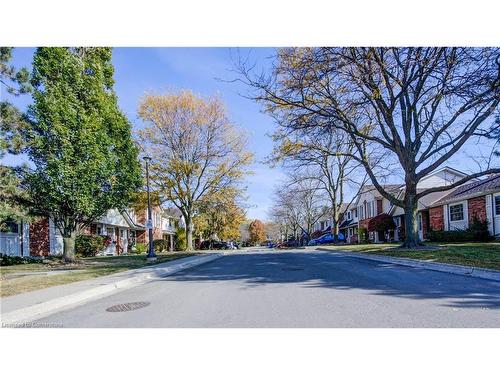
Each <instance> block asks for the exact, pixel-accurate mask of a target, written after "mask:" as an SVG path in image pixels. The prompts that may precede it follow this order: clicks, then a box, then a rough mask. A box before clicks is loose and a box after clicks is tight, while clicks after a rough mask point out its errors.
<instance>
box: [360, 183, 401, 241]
mask: <svg viewBox="0 0 500 375" xmlns="http://www.w3.org/2000/svg"><path fill="white" fill-rule="evenodd" d="M382 186H383V188H384V189H385V190H386V191H387V192H390V193H391V194H399V190H400V189H401V185H394V184H391V185H382ZM356 206H357V217H358V228H359V229H364V230H365V231H366V233H367V236H368V238H367V239H368V240H370V241H372V242H382V241H385V240H391V239H392V238H394V234H393V233H383V232H381V231H378V232H377V231H372V232H371V231H368V223H369V222H370V220H371V219H372V218H374V217H376V216H378V215H381V214H384V213H389V211H390V210H391V207H392V205H391V203H390V202H389V200H387V199H386V198H384V197H382V195H381V194H380V193H379V192H378V190H377V189H376V188H375V186H373V185H366V186H365V187H364V188H363V189H362V190H361V192H360V194H359V197H358V199H357V201H356ZM358 232H359V230H358ZM361 237H362V235H361V234H360V235H358V238H357V240H358V242H361V241H363V240H366V238H361Z"/></svg>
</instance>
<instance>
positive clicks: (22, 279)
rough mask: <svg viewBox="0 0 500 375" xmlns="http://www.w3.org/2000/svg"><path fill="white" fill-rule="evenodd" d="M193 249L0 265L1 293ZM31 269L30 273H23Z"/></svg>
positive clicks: (131, 266)
mask: <svg viewBox="0 0 500 375" xmlns="http://www.w3.org/2000/svg"><path fill="white" fill-rule="evenodd" d="M195 254H197V253H195V252H189V253H184V252H178V253H164V254H161V253H160V254H157V258H158V260H157V261H156V262H154V263H149V262H147V261H146V255H144V254H141V255H121V256H102V257H92V258H80V259H78V260H77V262H76V263H71V264H66V263H63V262H62V261H61V260H60V259H58V258H55V259H51V260H48V261H47V263H31V264H17V265H13V266H3V267H0V296H1V297H6V296H10V295H14V294H19V293H24V292H29V291H32V290H37V289H43V288H47V287H50V286H55V285H62V284H68V283H72V282H75V281H81V280H86V279H91V278H94V277H99V276H106V275H110V274H112V273H115V272H121V271H127V270H131V269H134V268H140V267H145V266H149V265H152V264H158V263H163V262H168V261H171V260H174V259H179V258H184V257H188V256H191V255H195ZM50 271H70V272H64V273H61V274H56V275H53V274H52V275H48V274H46V273H47V272H50ZM31 272H34V273H35V274H33V275H26V273H31Z"/></svg>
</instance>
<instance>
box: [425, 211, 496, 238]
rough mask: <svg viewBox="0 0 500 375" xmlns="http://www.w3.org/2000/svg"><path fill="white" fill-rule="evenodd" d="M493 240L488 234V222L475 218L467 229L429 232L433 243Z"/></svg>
mask: <svg viewBox="0 0 500 375" xmlns="http://www.w3.org/2000/svg"><path fill="white" fill-rule="evenodd" d="M492 239H493V238H492V237H491V236H490V234H489V232H488V222H487V221H486V220H479V219H477V218H475V217H474V218H473V219H472V222H471V224H470V225H469V228H467V229H456V230H448V231H444V230H433V231H430V232H429V240H430V241H432V242H470V241H473V242H485V241H491V240H492Z"/></svg>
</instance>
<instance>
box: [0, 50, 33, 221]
mask: <svg viewBox="0 0 500 375" xmlns="http://www.w3.org/2000/svg"><path fill="white" fill-rule="evenodd" d="M12 50H13V48H11V47H0V89H1V90H2V91H4V90H5V91H6V92H7V93H9V94H11V95H14V96H18V95H21V94H24V93H27V92H29V91H30V85H29V72H28V70H27V69H26V68H22V69H19V70H17V69H16V68H15V67H14V66H12V65H10V64H9V62H10V60H11V59H12ZM26 124H27V123H26V119H25V117H24V115H23V114H22V113H21V112H20V111H19V110H18V109H17V108H16V107H15V106H14V105H13V104H12V103H10V102H9V101H7V100H2V101H0V158H1V157H3V156H4V155H5V154H6V153H10V154H17V153H19V152H21V151H22V150H23V148H24V142H23V140H22V136H21V131H20V130H21V129H22V128H24V127H25V126H26ZM19 184H20V183H19V178H18V177H17V176H16V174H15V173H14V170H13V169H12V168H11V167H8V166H6V165H1V164H0V225H1V223H2V222H3V221H5V220H7V219H14V220H23V219H26V218H27V212H26V210H25V209H24V207H23V206H22V205H21V204H20V203H19V202H20V201H21V200H22V199H23V198H24V197H23V195H24V194H23V191H22V190H21V189H20V188H19Z"/></svg>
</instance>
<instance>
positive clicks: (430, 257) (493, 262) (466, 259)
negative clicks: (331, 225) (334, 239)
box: [321, 242, 500, 270]
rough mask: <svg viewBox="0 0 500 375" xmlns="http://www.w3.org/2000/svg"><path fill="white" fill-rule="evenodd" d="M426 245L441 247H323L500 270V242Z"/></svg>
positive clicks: (381, 245) (378, 245)
mask: <svg viewBox="0 0 500 375" xmlns="http://www.w3.org/2000/svg"><path fill="white" fill-rule="evenodd" d="M426 245H430V246H440V247H441V248H440V249H438V250H399V249H394V247H395V244H360V245H342V246H321V248H322V249H323V248H324V249H331V250H342V251H355V252H361V253H369V254H376V255H389V256H393V257H399V258H412V259H420V260H425V261H429V262H441V263H452V264H460V265H463V266H471V267H482V268H490V269H494V270H500V243H496V242H491V243H455V244H451V243H447V244H438V243H428V244H426Z"/></svg>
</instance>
